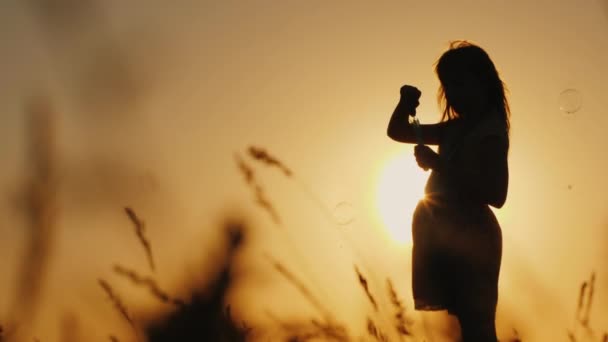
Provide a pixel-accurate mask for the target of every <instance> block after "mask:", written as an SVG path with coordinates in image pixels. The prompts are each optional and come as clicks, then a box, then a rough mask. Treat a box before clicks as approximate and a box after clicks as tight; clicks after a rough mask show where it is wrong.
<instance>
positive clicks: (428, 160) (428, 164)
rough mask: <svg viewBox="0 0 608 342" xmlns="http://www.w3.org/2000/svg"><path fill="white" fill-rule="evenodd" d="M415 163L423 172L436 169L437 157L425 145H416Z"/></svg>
mask: <svg viewBox="0 0 608 342" xmlns="http://www.w3.org/2000/svg"><path fill="white" fill-rule="evenodd" d="M414 155H415V156H416V162H417V163H418V166H420V167H421V168H422V169H424V171H427V170H428V169H436V168H437V166H438V165H439V155H438V154H437V153H435V151H433V150H432V149H431V148H430V147H428V146H426V145H416V147H415V148H414Z"/></svg>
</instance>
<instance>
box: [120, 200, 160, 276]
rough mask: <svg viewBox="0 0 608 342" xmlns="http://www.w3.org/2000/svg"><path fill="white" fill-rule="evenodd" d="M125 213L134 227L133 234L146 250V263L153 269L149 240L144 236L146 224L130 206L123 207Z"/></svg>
mask: <svg viewBox="0 0 608 342" xmlns="http://www.w3.org/2000/svg"><path fill="white" fill-rule="evenodd" d="M125 213H126V214H127V216H128V217H129V219H130V220H131V222H132V223H133V227H134V228H135V234H136V235H137V239H138V240H139V242H140V243H141V245H142V247H143V248H144V250H145V252H146V257H147V258H148V263H149V265H150V269H152V271H154V257H153V255H152V247H151V246H150V241H149V240H148V238H146V225H145V223H144V221H142V220H141V219H140V218H139V217H137V215H136V214H135V211H133V209H132V208H130V207H125Z"/></svg>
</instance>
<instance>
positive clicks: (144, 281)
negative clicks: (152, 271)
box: [114, 265, 186, 307]
mask: <svg viewBox="0 0 608 342" xmlns="http://www.w3.org/2000/svg"><path fill="white" fill-rule="evenodd" d="M114 272H116V274H118V275H120V276H123V277H125V278H127V279H129V280H130V281H131V282H132V283H133V284H135V285H138V286H143V287H145V288H147V289H148V290H149V291H150V293H152V295H153V296H154V297H156V298H157V299H158V300H160V301H161V302H163V303H167V304H173V305H175V306H178V307H182V306H185V305H186V303H184V302H183V301H182V300H180V299H176V298H173V297H171V296H170V295H169V294H167V292H165V291H163V290H162V289H161V288H160V286H158V284H157V283H156V281H155V280H154V279H152V278H150V277H144V276H141V275H139V274H137V273H136V272H135V271H133V270H130V269H128V268H126V267H123V266H120V265H114Z"/></svg>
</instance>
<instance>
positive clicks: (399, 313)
mask: <svg viewBox="0 0 608 342" xmlns="http://www.w3.org/2000/svg"><path fill="white" fill-rule="evenodd" d="M386 284H387V287H388V295H389V298H390V300H391V304H392V305H393V307H394V308H395V310H396V312H395V321H396V322H395V329H396V330H397V332H398V333H399V334H400V335H406V336H410V335H411V334H412V333H411V332H410V330H409V329H408V325H409V322H408V321H407V318H406V317H405V306H404V305H403V303H402V302H401V300H400V299H399V296H398V295H397V291H395V287H394V286H393V282H392V281H391V280H390V279H387V280H386Z"/></svg>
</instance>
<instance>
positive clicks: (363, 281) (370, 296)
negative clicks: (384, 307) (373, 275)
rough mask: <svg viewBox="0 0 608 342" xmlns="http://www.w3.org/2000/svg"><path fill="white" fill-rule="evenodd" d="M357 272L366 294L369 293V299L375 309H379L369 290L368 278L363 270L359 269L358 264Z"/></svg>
mask: <svg viewBox="0 0 608 342" xmlns="http://www.w3.org/2000/svg"><path fill="white" fill-rule="evenodd" d="M355 272H356V273H357V277H358V278H359V284H360V285H361V287H362V288H363V290H364V291H365V294H366V295H367V298H368V299H369V301H370V303H371V304H372V306H373V307H374V310H376V311H378V303H377V302H376V300H375V299H374V296H372V293H371V292H370V291H369V285H368V283H367V279H366V278H365V277H364V276H363V274H361V272H360V271H359V268H358V267H357V266H356V265H355Z"/></svg>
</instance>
